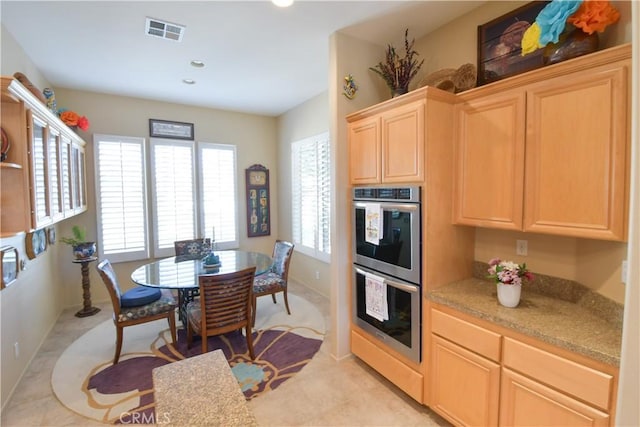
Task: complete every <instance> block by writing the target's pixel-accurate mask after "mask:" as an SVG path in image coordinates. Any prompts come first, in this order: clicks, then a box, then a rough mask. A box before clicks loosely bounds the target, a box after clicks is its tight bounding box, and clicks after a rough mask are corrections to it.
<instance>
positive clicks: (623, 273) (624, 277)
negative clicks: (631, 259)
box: [620, 259, 627, 284]
mask: <svg viewBox="0 0 640 427" xmlns="http://www.w3.org/2000/svg"><path fill="white" fill-rule="evenodd" d="M621 270H622V271H621V273H620V281H621V282H622V283H623V284H626V283H627V260H626V259H625V260H624V261H622V269H621Z"/></svg>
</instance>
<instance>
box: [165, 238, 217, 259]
mask: <svg viewBox="0 0 640 427" xmlns="http://www.w3.org/2000/svg"><path fill="white" fill-rule="evenodd" d="M173 247H174V249H175V251H176V256H178V257H184V258H185V259H201V258H204V257H205V256H206V255H207V254H208V253H209V251H210V249H211V239H208V238H207V239H189V240H176V241H175V242H173Z"/></svg>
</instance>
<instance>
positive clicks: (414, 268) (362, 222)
mask: <svg viewBox="0 0 640 427" xmlns="http://www.w3.org/2000/svg"><path fill="white" fill-rule="evenodd" d="M366 206H367V204H366V203H365V202H354V203H353V211H354V213H353V215H354V218H353V222H354V227H353V229H354V230H355V236H354V240H353V243H354V245H355V248H354V253H355V259H354V262H356V263H358V264H360V265H364V266H366V267H369V268H373V269H374V270H378V271H382V272H384V273H387V274H390V275H392V276H395V277H399V278H402V279H404V280H407V281H409V282H412V283H416V284H419V283H420V282H421V280H420V205H419V204H417V203H380V206H381V208H382V216H383V227H382V229H383V231H382V239H381V240H380V243H379V244H378V245H375V244H373V243H369V242H367V241H366V237H365V228H366V219H365V217H366Z"/></svg>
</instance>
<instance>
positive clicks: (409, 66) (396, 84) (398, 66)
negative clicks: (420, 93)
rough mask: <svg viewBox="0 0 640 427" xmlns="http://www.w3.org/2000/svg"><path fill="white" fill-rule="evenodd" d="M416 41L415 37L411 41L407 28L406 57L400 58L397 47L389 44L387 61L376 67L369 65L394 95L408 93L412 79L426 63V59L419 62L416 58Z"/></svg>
mask: <svg viewBox="0 0 640 427" xmlns="http://www.w3.org/2000/svg"><path fill="white" fill-rule="evenodd" d="M414 43H415V39H413V40H411V43H409V29H408V28H407V29H406V30H405V32H404V49H405V55H404V57H403V58H400V55H398V53H397V52H396V49H395V48H394V47H393V46H391V45H388V46H387V54H386V58H385V62H379V63H378V65H376V66H375V67H369V69H370V70H371V71H373V72H374V73H376V74H378V75H379V76H380V77H382V78H383V80H384V81H385V83H386V84H387V86H389V89H390V90H391V94H392V95H398V94H403V93H407V92H408V91H409V83H410V82H411V79H413V78H414V77H415V76H416V74H417V73H418V71H419V70H420V67H422V64H423V63H424V59H423V60H422V61H420V62H418V60H417V59H416V58H414V57H415V56H418V55H419V53H418V52H416V51H415V50H413V44H414Z"/></svg>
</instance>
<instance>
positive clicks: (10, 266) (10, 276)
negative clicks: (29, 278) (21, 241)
mask: <svg viewBox="0 0 640 427" xmlns="http://www.w3.org/2000/svg"><path fill="white" fill-rule="evenodd" d="M18 257H19V256H18V250H17V249H16V248H14V247H13V246H4V247H2V248H0V277H2V280H1V281H0V289H4V288H6V287H7V286H9V285H11V284H12V283H13V282H14V281H15V280H16V279H17V278H18V272H19V271H20V269H19V268H18V265H19V259H18Z"/></svg>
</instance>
